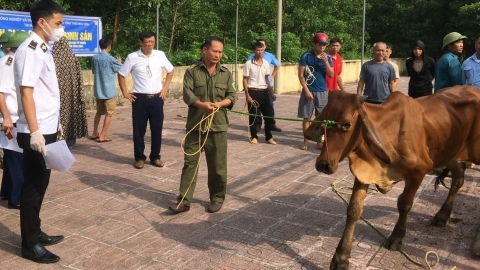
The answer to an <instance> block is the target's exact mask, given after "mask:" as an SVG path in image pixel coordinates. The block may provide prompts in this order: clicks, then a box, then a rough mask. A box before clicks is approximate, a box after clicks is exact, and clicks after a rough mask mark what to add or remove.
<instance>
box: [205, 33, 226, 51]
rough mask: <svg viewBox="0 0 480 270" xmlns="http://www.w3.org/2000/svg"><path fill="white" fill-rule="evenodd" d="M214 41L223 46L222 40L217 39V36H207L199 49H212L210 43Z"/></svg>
mask: <svg viewBox="0 0 480 270" xmlns="http://www.w3.org/2000/svg"><path fill="white" fill-rule="evenodd" d="M214 41H217V42H220V43H222V45H224V44H223V40H222V39H221V38H219V37H217V36H209V37H207V38H206V39H205V42H203V44H202V45H201V46H200V48H201V49H203V47H205V48H207V49H208V48H210V47H212V42H214Z"/></svg>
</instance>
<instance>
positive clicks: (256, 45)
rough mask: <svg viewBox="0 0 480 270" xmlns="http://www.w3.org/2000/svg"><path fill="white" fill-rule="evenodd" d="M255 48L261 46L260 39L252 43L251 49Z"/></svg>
mask: <svg viewBox="0 0 480 270" xmlns="http://www.w3.org/2000/svg"><path fill="white" fill-rule="evenodd" d="M257 48H263V44H262V43H261V42H260V41H255V42H254V43H253V44H252V50H255V49H257Z"/></svg>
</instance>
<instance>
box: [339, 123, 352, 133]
mask: <svg viewBox="0 0 480 270" xmlns="http://www.w3.org/2000/svg"><path fill="white" fill-rule="evenodd" d="M351 126H352V125H351V124H350V123H344V124H341V125H340V128H341V129H342V130H345V131H347V130H349V129H350V127H351Z"/></svg>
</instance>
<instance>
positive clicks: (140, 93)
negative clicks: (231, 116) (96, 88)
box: [118, 30, 173, 169]
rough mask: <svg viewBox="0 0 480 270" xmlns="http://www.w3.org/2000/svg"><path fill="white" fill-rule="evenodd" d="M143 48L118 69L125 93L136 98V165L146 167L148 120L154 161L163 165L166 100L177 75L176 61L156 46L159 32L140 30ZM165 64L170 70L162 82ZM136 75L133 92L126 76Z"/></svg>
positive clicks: (119, 80)
mask: <svg viewBox="0 0 480 270" xmlns="http://www.w3.org/2000/svg"><path fill="white" fill-rule="evenodd" d="M139 38H140V46H141V48H140V50H138V51H136V52H133V53H131V54H129V55H128V56H127V59H125V63H124V64H123V66H122V68H120V70H119V71H118V84H119V85H120V89H121V90H122V93H123V96H124V97H125V98H126V99H128V100H130V101H131V102H132V124H133V148H134V156H135V164H134V167H135V168H137V169H141V168H143V165H144V163H145V160H146V159H147V157H146V156H145V155H144V153H143V151H144V150H145V141H144V136H145V132H146V130H147V122H150V131H151V138H152V142H151V149H150V155H149V158H150V163H151V164H152V165H154V166H157V167H163V162H162V160H161V156H160V149H161V146H162V128H163V104H164V100H165V97H166V96H167V92H168V87H169V85H170V82H171V81H172V78H173V65H172V64H171V63H170V61H168V59H167V57H166V55H165V53H164V52H162V51H158V50H154V49H153V48H154V46H155V40H156V35H155V33H153V32H152V31H150V30H146V31H143V32H141V33H140V35H139ZM162 68H163V69H165V71H166V72H167V77H166V79H165V83H164V84H162ZM130 73H131V74H132V77H133V89H132V93H130V92H128V91H127V86H126V83H125V77H126V76H128V74H130Z"/></svg>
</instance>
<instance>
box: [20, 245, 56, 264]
mask: <svg viewBox="0 0 480 270" xmlns="http://www.w3.org/2000/svg"><path fill="white" fill-rule="evenodd" d="M22 257H23V258H25V259H28V260H31V261H34V262H37V263H56V262H58V261H59V260H60V257H58V256H57V255H55V254H53V253H51V252H50V251H48V250H47V249H46V248H45V247H44V246H42V244H40V243H37V244H36V245H35V246H34V247H33V248H31V249H27V248H24V247H22Z"/></svg>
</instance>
